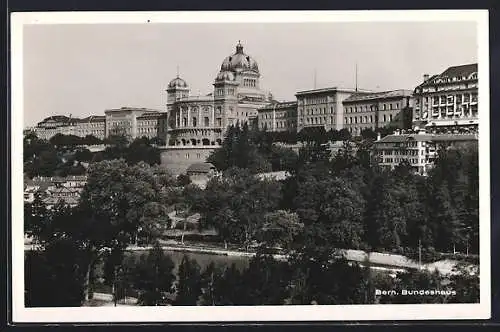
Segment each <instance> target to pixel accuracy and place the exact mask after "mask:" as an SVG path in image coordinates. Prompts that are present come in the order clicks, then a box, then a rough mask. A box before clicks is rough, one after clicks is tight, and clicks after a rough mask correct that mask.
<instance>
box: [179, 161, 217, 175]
mask: <svg viewBox="0 0 500 332" xmlns="http://www.w3.org/2000/svg"><path fill="white" fill-rule="evenodd" d="M212 170H215V166H214V165H213V164H211V163H195V164H191V165H190V166H189V167H188V168H187V170H186V173H209V172H210V171H212Z"/></svg>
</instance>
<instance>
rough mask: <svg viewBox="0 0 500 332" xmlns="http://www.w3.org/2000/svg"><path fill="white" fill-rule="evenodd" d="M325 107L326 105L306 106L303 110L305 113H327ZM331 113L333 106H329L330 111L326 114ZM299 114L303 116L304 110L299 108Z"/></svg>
mask: <svg viewBox="0 0 500 332" xmlns="http://www.w3.org/2000/svg"><path fill="white" fill-rule="evenodd" d="M327 110H328V109H327V108H326V107H323V108H321V107H320V108H307V109H306V110H305V111H306V115H318V114H320V115H321V114H327ZM332 113H333V107H330V112H329V113H328V114H332ZM300 115H301V116H304V110H300Z"/></svg>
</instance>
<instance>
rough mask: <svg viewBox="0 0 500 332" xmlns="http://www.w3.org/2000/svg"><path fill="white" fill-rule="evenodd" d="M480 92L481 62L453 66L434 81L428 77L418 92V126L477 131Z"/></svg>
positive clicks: (415, 121)
mask: <svg viewBox="0 0 500 332" xmlns="http://www.w3.org/2000/svg"><path fill="white" fill-rule="evenodd" d="M477 93H478V76H477V63H476V64H469V65H461V66H454V67H449V68H448V69H446V70H445V71H444V72H443V73H441V74H439V75H434V76H432V77H430V78H429V75H424V82H423V83H422V84H420V85H419V86H417V87H416V88H415V91H414V98H415V112H414V117H413V121H414V125H415V126H419V127H426V128H428V129H429V130H431V131H443V130H445V131H446V130H448V131H455V130H460V131H468V132H475V131H477V129H478V128H477V127H478V124H479V118H478V95H477Z"/></svg>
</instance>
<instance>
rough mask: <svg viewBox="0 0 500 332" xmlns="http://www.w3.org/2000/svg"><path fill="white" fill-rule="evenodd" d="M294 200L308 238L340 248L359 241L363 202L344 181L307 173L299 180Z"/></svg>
mask: <svg viewBox="0 0 500 332" xmlns="http://www.w3.org/2000/svg"><path fill="white" fill-rule="evenodd" d="M294 202H295V206H296V207H297V213H298V215H299V218H300V220H301V222H303V223H304V225H305V230H306V232H305V234H304V236H305V238H306V240H307V241H308V242H310V243H315V244H316V245H318V246H333V247H335V246H337V247H339V248H359V247H360V245H361V244H362V243H361V240H362V235H363V226H362V219H363V214H364V208H365V207H364V204H365V202H364V199H363V197H362V196H361V194H360V193H359V192H357V191H355V190H354V189H353V188H352V187H351V186H350V184H349V183H348V182H347V181H345V180H343V179H341V178H339V177H333V178H332V177H329V178H314V177H308V178H307V179H306V180H305V181H303V182H300V183H299V184H298V191H297V196H296V198H295V201H294Z"/></svg>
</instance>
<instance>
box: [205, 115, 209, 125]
mask: <svg viewBox="0 0 500 332" xmlns="http://www.w3.org/2000/svg"><path fill="white" fill-rule="evenodd" d="M208 126H210V119H209V118H208V116H206V117H205V127H208Z"/></svg>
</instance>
